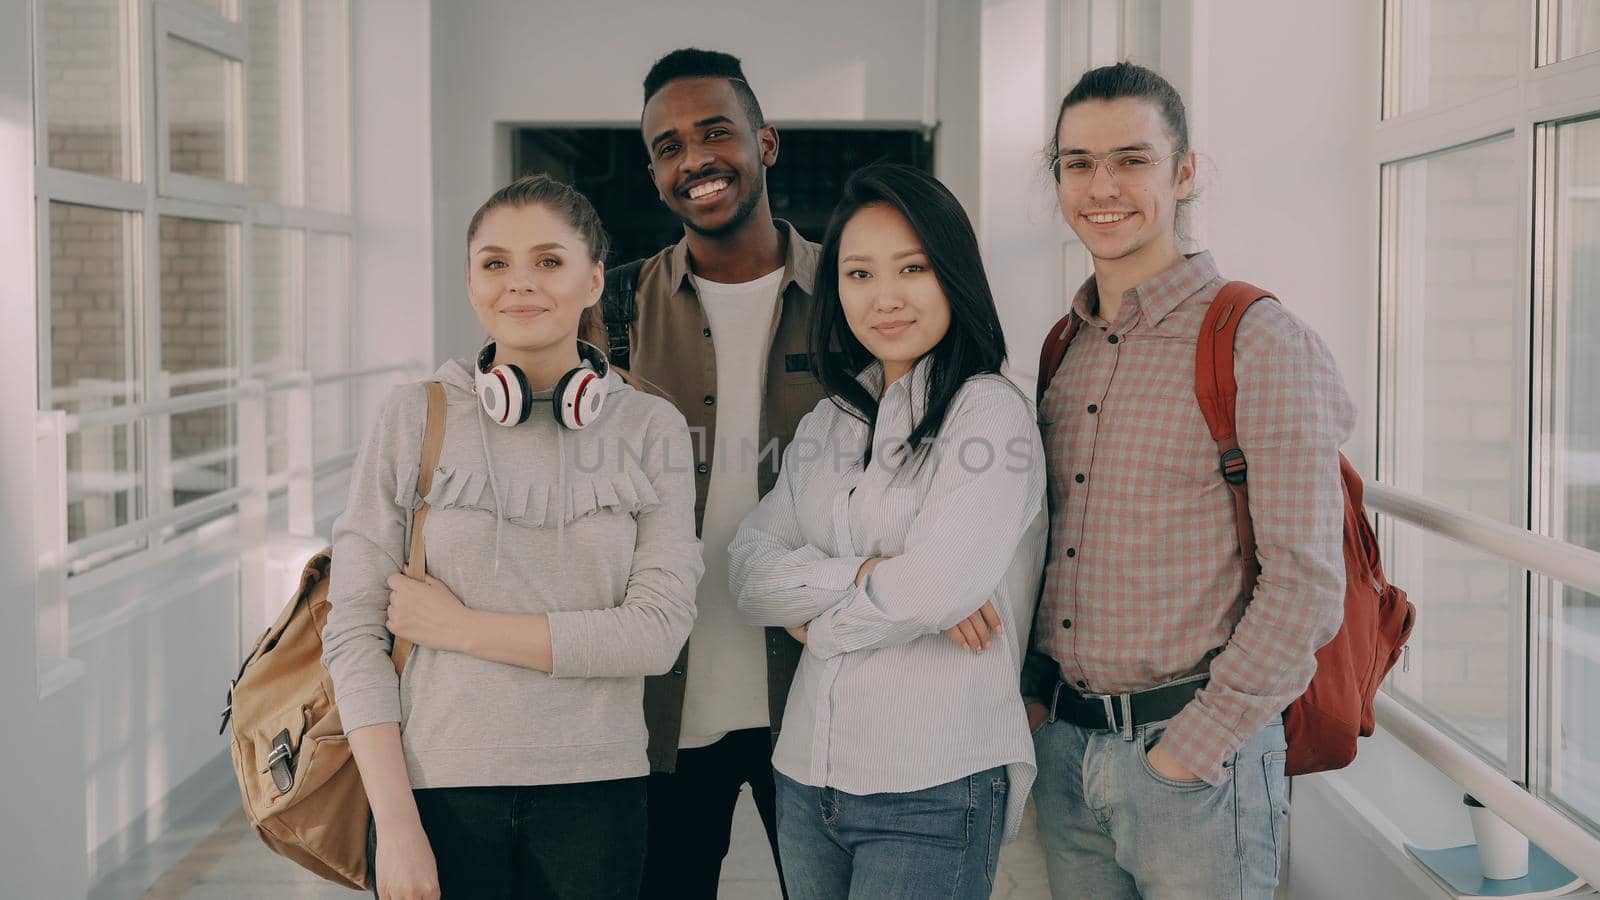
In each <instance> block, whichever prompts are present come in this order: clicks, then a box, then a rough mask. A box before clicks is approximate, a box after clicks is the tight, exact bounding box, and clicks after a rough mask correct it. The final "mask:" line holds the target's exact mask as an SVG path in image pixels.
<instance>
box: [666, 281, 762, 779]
mask: <svg viewBox="0 0 1600 900" xmlns="http://www.w3.org/2000/svg"><path fill="white" fill-rule="evenodd" d="M690 278H692V279H693V281H694V286H695V290H696V291H697V292H699V294H700V305H701V306H703V307H704V308H705V311H706V318H707V319H708V320H709V321H710V324H711V340H712V345H713V346H714V347H715V348H716V354H717V398H716V403H717V427H716V436H717V437H716V439H717V444H716V447H715V448H713V450H712V454H713V455H712V457H711V485H710V487H709V488H708V490H707V492H706V514H705V520H704V522H703V523H702V524H701V528H700V540H701V543H702V544H703V545H704V547H705V561H706V574H705V577H703V578H701V579H700V589H699V593H698V605H699V612H698V614H697V616H696V618H695V623H694V631H693V632H692V633H691V634H690V635H689V646H690V650H689V677H688V683H687V685H685V688H684V696H683V725H682V729H681V730H680V732H679V736H678V747H679V748H680V749H685V750H689V749H694V748H696V747H706V746H709V745H711V744H714V743H716V742H717V741H719V740H721V739H722V736H723V735H725V734H727V733H728V732H730V731H737V730H739V729H741V728H765V727H767V725H768V724H769V722H768V715H767V645H766V637H765V636H764V634H763V632H762V629H760V628H758V627H756V626H754V625H747V624H745V622H744V621H743V620H742V619H740V618H739V610H738V609H737V608H736V606H735V603H734V597H733V595H732V594H731V593H729V591H728V545H729V544H731V543H732V542H733V535H734V532H736V531H738V529H739V523H740V522H742V521H744V517H745V516H747V515H749V513H750V511H751V510H753V509H755V507H756V501H757V500H758V499H759V498H758V497H757V496H756V462H755V460H756V453H757V452H758V451H759V441H760V438H761V434H760V426H761V388H762V381H763V380H764V379H763V373H764V371H765V369H766V363H767V360H766V352H765V351H766V348H767V336H768V333H769V332H770V331H771V328H772V317H773V316H774V315H775V314H776V310H777V302H778V285H779V284H780V283H782V281H783V270H782V269H778V270H776V271H774V272H772V273H771V274H768V275H765V276H762V277H761V278H757V279H756V280H755V281H747V282H745V283H743V284H719V283H717V282H714V281H707V280H705V279H704V278H701V277H699V276H698V275H691V276H690Z"/></svg>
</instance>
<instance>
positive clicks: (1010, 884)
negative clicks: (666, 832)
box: [95, 795, 1049, 900]
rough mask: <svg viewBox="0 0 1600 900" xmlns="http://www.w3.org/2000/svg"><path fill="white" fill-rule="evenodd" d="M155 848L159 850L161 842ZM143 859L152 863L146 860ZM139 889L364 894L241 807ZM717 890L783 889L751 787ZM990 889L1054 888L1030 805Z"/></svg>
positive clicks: (269, 898) (212, 899)
mask: <svg viewBox="0 0 1600 900" xmlns="http://www.w3.org/2000/svg"><path fill="white" fill-rule="evenodd" d="M191 843H192V837H191ZM152 850H153V851H157V852H156V854H155V855H156V856H157V857H159V849H158V848H152ZM145 864H146V865H147V866H148V865H149V863H148V861H146V863H145ZM129 874H131V873H129ZM116 877H117V876H116V875H113V876H112V878H111V879H108V881H107V882H106V883H103V884H101V885H100V887H99V889H98V890H96V891H95V896H96V897H98V898H106V900H123V898H127V900H132V898H134V897H138V896H140V895H139V894H137V893H131V892H128V893H118V891H117V888H116V882H115V879H116ZM142 896H143V897H144V898H145V900H350V898H352V897H356V896H359V895H357V894H355V893H354V892H351V891H347V890H345V889H343V888H340V887H336V886H334V885H331V884H328V883H327V882H324V881H322V880H320V879H318V878H317V877H316V876H315V875H311V874H310V873H308V872H305V871H304V870H302V869H301V868H300V867H298V866H296V865H294V864H292V863H290V862H287V861H285V860H282V859H279V858H278V857H276V856H274V855H273V854H272V853H271V851H269V850H267V848H266V846H265V845H263V844H262V843H261V842H260V841H259V840H257V839H256V837H255V835H254V834H253V833H252V832H251V830H250V827H249V826H248V825H247V824H246V823H245V820H244V816H243V814H242V813H241V814H238V815H235V816H233V817H232V818H230V819H229V820H228V821H227V822H225V823H224V824H223V825H222V827H221V828H218V829H217V830H216V831H214V832H212V833H211V834H210V835H208V836H206V837H205V838H204V839H202V840H201V841H200V842H199V844H198V846H195V847H194V849H192V850H190V851H189V852H188V853H187V854H185V855H184V856H183V857H182V858H181V859H180V860H179V861H178V862H177V863H176V864H175V865H172V866H171V867H170V868H167V869H165V871H164V872H162V874H161V875H160V877H159V879H158V880H156V882H155V883H154V884H153V885H152V886H151V887H150V888H149V889H148V890H146V891H145V892H144V893H143V895H142ZM718 896H719V898H721V900H773V898H777V897H779V896H780V895H779V893H778V879H777V872H776V870H775V869H774V868H773V865H772V856H771V853H770V852H769V851H768V850H767V841H766V836H765V834H764V833H763V832H762V830H761V821H760V819H758V818H757V817H756V813H755V806H754V805H753V804H751V803H750V802H749V797H748V795H746V797H744V798H742V799H741V800H740V802H739V807H738V810H737V812H736V813H735V817H734V835H733V846H732V847H731V848H730V850H729V851H728V858H727V860H726V861H725V862H724V863H723V867H722V889H721V890H720V891H719V892H718ZM993 896H994V897H995V898H996V900H1034V898H1043V897H1048V896H1049V891H1048V890H1047V889H1046V887H1045V876H1044V859H1043V857H1042V856H1041V855H1040V850H1039V844H1038V841H1037V839H1036V837H1035V834H1034V828H1033V809H1032V806H1031V805H1030V807H1029V810H1028V818H1027V819H1026V820H1025V821H1024V822H1023V832H1022V837H1021V839H1020V840H1018V841H1017V842H1015V843H1013V844H1010V845H1008V846H1007V847H1006V848H1005V850H1004V852H1003V853H1002V854H1001V857H1000V871H999V874H998V875H997V876H996V884H995V890H994V895H993Z"/></svg>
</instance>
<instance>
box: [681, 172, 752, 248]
mask: <svg viewBox="0 0 1600 900" xmlns="http://www.w3.org/2000/svg"><path fill="white" fill-rule="evenodd" d="M766 195H767V170H766V167H765V166H763V167H761V168H759V169H757V170H756V189H755V190H753V191H751V192H750V196H748V197H746V198H745V199H744V201H743V202H741V203H740V204H739V205H738V206H737V207H735V208H734V211H733V217H732V218H730V219H728V221H727V222H724V223H723V224H721V225H719V226H717V227H716V228H701V227H700V226H698V225H696V224H695V223H694V222H692V221H690V220H688V219H683V220H682V221H683V225H684V227H685V228H689V229H691V230H693V231H694V233H695V234H698V235H701V236H702V237H708V238H721V237H727V236H728V235H730V234H733V233H734V232H736V231H738V230H739V229H741V228H743V227H744V223H745V222H746V221H748V220H749V218H750V215H751V214H752V213H754V212H755V211H756V207H757V206H759V205H761V199H762V198H763V197H765V196H766Z"/></svg>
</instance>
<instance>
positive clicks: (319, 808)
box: [222, 382, 445, 890]
mask: <svg viewBox="0 0 1600 900" xmlns="http://www.w3.org/2000/svg"><path fill="white" fill-rule="evenodd" d="M427 388H428V420H427V430H426V432H425V434H424V436H423V441H422V460H421V464H420V465H419V466H418V469H417V496H419V497H425V496H427V493H428V489H429V487H431V483H432V481H433V470H434V469H435V468H436V467H437V466H438V465H439V451H440V448H441V447H442V446H443V444H444V420H445V402H444V388H443V387H442V386H440V385H439V383H438V382H430V383H428V385H427ZM427 515H428V506H427V504H426V503H424V504H423V505H422V507H421V508H420V509H418V510H417V511H416V513H415V514H414V515H413V517H412V524H411V545H410V552H409V553H408V554H407V560H408V562H407V565H406V572H407V574H409V575H412V576H413V577H420V576H421V575H422V573H424V572H426V571H427V558H426V556H425V554H424V552H423V546H422V523H423V521H424V520H425V519H426V518H427ZM332 562H333V557H332V551H331V549H326V550H323V551H322V552H320V553H318V554H316V555H315V556H313V557H312V558H311V560H310V562H307V563H306V565H305V569H304V570H303V572H302V573H301V575H300V586H299V589H298V590H296V591H295V594H294V597H293V598H292V599H291V600H290V601H289V604H288V606H287V607H286V608H285V609H284V611H283V613H282V614H281V615H279V616H278V620H277V621H276V622H274V623H273V624H272V627H271V628H268V629H267V630H266V632H265V633H264V634H262V635H261V638H260V639H259V640H257V641H256V645H255V647H254V649H252V650H251V651H250V653H249V654H248V655H247V656H246V657H245V661H244V664H243V666H242V667H241V668H240V670H239V677H238V678H236V679H234V683H233V688H232V689H231V690H230V692H229V696H228V708H227V709H225V710H223V713H222V716H223V722H222V727H223V728H224V729H226V728H228V726H229V725H230V724H231V725H232V726H233V771H234V775H235V776H236V777H237V778H238V779H239V792H240V794H241V795H243V797H244V811H245V815H247V816H248V817H249V818H250V824H251V825H253V826H254V827H255V829H256V833H257V834H259V835H261V840H263V841H265V842H266V845H267V846H268V847H270V848H272V851H273V852H274V853H277V854H278V855H279V856H283V857H286V858H288V859H292V860H294V861H295V862H297V863H299V864H300V865H301V866H303V867H305V868H306V869H309V870H310V871H312V872H315V873H316V874H318V875H320V876H322V877H323V878H326V879H328V880H329V881H333V882H337V883H338V884H341V885H344V886H345V887H351V888H361V889H369V890H370V889H371V888H372V872H371V870H370V867H369V865H368V859H367V827H368V823H369V821H370V819H371V815H372V813H371V810H370V808H369V807H368V806H367V795H366V792H365V790H364V789H363V788H362V786H361V773H360V772H358V771H357V770H356V761H355V757H354V756H353V755H352V754H351V752H350V742H349V740H348V739H347V738H346V737H345V734H344V728H343V727H342V726H341V724H340V722H339V708H338V707H337V706H335V705H334V696H333V679H332V678H331V677H329V675H328V671H327V669H324V668H323V667H322V626H324V625H326V624H327V622H328V607H329V604H328V573H329V569H330V567H331V565H332ZM410 653H411V643H410V642H409V641H403V640H396V641H395V644H394V650H393V653H392V656H393V659H394V667H395V671H396V672H399V671H402V670H404V669H405V665H406V658H407V657H408V656H409V655H410Z"/></svg>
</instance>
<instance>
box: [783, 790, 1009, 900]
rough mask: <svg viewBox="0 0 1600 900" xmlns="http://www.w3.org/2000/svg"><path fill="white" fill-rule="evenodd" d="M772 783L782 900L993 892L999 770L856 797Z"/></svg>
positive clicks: (922, 898)
mask: <svg viewBox="0 0 1600 900" xmlns="http://www.w3.org/2000/svg"><path fill="white" fill-rule="evenodd" d="M773 774H774V776H775V778H776V781H777V785H778V850H779V854H778V855H779V856H780V858H781V859H782V860H783V880H784V884H785V885H787V887H788V889H789V900H845V898H847V897H848V898H851V900H934V898H941V897H943V898H952V900H983V898H987V897H988V896H989V892H990V891H991V890H992V889H993V887H994V870H995V864H996V863H998V862H999V860H1000V842H1001V841H1002V840H1004V838H1005V828H1006V825H1005V822H1006V793H1007V791H1008V789H1009V786H1010V785H1009V782H1008V781H1007V778H1006V769H1005V767H1004V766H999V767H997V768H993V769H988V770H986V771H983V772H976V773H974V774H972V775H968V776H967V777H965V778H957V779H956V780H955V781H951V782H948V783H945V784H941V785H936V786H934V787H931V788H927V789H925V790H920V791H908V792H906V793H903V794H867V795H865V796H861V795H857V794H847V793H845V792H844V791H841V790H837V789H835V788H815V787H811V786H809V785H804V784H801V783H799V782H798V781H795V780H793V779H791V778H786V777H784V775H783V773H782V772H775V773H773Z"/></svg>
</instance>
